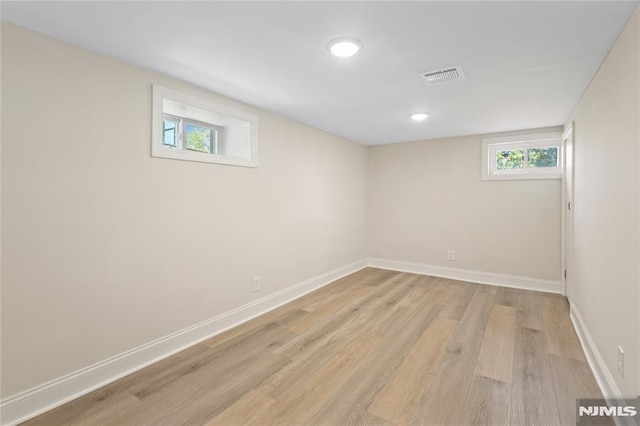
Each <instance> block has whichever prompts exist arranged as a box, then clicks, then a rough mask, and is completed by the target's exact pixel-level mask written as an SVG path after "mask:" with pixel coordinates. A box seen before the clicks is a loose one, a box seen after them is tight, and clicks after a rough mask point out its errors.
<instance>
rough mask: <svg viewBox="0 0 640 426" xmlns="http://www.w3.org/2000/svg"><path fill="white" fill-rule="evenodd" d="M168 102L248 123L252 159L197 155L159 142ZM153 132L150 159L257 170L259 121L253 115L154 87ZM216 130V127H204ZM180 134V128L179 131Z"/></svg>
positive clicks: (207, 154)
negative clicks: (167, 100) (249, 126)
mask: <svg viewBox="0 0 640 426" xmlns="http://www.w3.org/2000/svg"><path fill="white" fill-rule="evenodd" d="M164 99H169V100H172V101H174V102H179V103H182V104H185V105H191V106H194V107H197V108H201V109H204V110H207V111H212V112H215V113H219V114H221V115H226V116H227V117H232V118H237V119H240V120H243V121H247V122H249V123H251V158H250V159H247V158H237V157H230V156H227V155H219V154H211V153H206V152H198V151H192V150H187V149H176V148H172V147H168V146H166V145H164V144H163V143H162V130H163V129H162V127H163V126H162V121H163V118H164V113H163V100H164ZM185 120H186V121H189V122H194V120H191V119H187V118H185ZM151 123H152V130H151V156H152V157H159V158H171V159H175V160H185V161H197V162H202V163H214V164H226V165H229V166H241V167H258V118H257V117H256V116H254V115H251V114H248V113H245V112H243V111H238V110H236V109H233V108H230V107H227V106H225V105H220V104H216V103H214V102H210V101H207V100H204V99H201V98H198V97H196V96H191V95H188V94H186V93H182V92H178V91H176V90H171V89H167V88H166V87H161V86H157V85H154V86H153V108H152V120H151ZM207 126H209V127H212V128H215V126H211V125H207ZM180 131H182V129H181V130H180Z"/></svg>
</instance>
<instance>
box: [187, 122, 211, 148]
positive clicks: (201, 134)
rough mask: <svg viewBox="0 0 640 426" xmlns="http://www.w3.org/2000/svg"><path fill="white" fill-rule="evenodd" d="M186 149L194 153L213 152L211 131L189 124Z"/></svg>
mask: <svg viewBox="0 0 640 426" xmlns="http://www.w3.org/2000/svg"><path fill="white" fill-rule="evenodd" d="M185 127H186V129H185V133H186V135H187V138H186V148H187V149H190V150H193V151H200V152H211V139H212V138H211V129H207V128H205V127H199V126H194V125H192V124H187V125H186V126H185Z"/></svg>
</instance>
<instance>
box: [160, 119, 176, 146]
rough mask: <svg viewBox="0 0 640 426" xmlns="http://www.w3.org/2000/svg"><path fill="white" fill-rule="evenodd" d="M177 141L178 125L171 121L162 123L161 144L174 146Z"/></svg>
mask: <svg viewBox="0 0 640 426" xmlns="http://www.w3.org/2000/svg"><path fill="white" fill-rule="evenodd" d="M177 140H178V123H175V122H173V121H163V122H162V143H163V144H164V145H169V146H173V147H175V146H176V141H177Z"/></svg>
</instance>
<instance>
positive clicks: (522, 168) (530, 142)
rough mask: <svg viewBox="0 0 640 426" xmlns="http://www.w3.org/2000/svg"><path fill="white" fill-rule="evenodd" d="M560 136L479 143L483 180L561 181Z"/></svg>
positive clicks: (529, 137) (513, 138)
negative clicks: (480, 145)
mask: <svg viewBox="0 0 640 426" xmlns="http://www.w3.org/2000/svg"><path fill="white" fill-rule="evenodd" d="M561 137H562V135H561V134H560V133H544V134H537V135H521V136H508V137H501V138H491V139H483V140H482V179H483V180H524V179H560V178H562V168H561V167H562V162H561V160H562V158H561V155H562V151H561Z"/></svg>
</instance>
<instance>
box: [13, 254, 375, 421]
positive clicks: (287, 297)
mask: <svg viewBox="0 0 640 426" xmlns="http://www.w3.org/2000/svg"><path fill="white" fill-rule="evenodd" d="M367 265H368V261H367V259H363V260H360V261H357V262H354V263H351V264H349V265H345V266H342V267H340V268H337V269H334V270H332V271H329V272H326V273H324V274H321V275H317V276H315V277H313V278H311V279H308V280H305V281H303V282H301V283H298V284H295V285H293V286H291V287H288V288H286V289H284V290H281V291H279V292H276V293H273V294H270V295H268V296H266V297H263V298H261V299H259V300H256V301H253V302H251V303H248V304H246V305H243V306H240V307H238V308H236V309H233V310H231V311H228V312H225V313H223V314H220V315H217V316H215V317H213V318H210V319H208V320H205V321H202V322H200V323H198V324H195V325H193V326H190V327H187V328H185V329H183V330H180V331H178V332H175V333H173V334H170V335H168V336H165V337H162V338H160V339H157V340H154V341H153V342H149V343H147V344H145V345H142V346H139V347H137V348H134V349H131V350H129V351H127V352H124V353H121V354H119V355H116V356H114V357H112V358H109V359H106V360H104V361H100V362H98V363H96V364H93V365H91V366H89V367H86V368H83V369H81V370H78V371H75V372H73V373H71V374H68V375H66V376H63V377H60V378H58V379H55V380H52V381H50V382H48V383H45V384H42V385H40V386H37V387H34V388H32V389H29V390H27V391H25V392H22V393H20V394H17V395H14V396H12V397H9V398H7V399H5V400H3V401H2V402H1V403H0V422H1V424H2V425H3V426H5V425H6V426H13V425H16V424H18V423H20V422H23V421H25V420H28V419H30V418H33V417H35V416H37V415H39V414H42V413H44V412H46V411H49V410H51V409H53V408H55V407H58V406H60V405H62V404H65V403H67V402H69V401H71V400H73V399H76V398H78V397H80V396H82V395H85V394H87V393H89V392H91V391H93V390H95V389H98V388H100V387H102V386H105V385H107V384H109V383H111V382H114V381H116V380H118V379H119V378H121V377H124V376H126V375H128V374H131V373H133V372H135V371H137V370H140V369H142V368H144V367H146V366H148V365H151V364H153V363H155V362H158V361H160V360H162V359H164V358H167V357H169V356H171V355H173V354H175V353H177V352H180V351H182V350H184V349H186V348H188V347H190V346H193V345H195V344H197V343H199V342H201V341H203V340H206V339H208V338H211V337H213V336H215V335H216V334H220V333H222V332H223V331H225V330H228V329H230V328H233V327H235V326H237V325H239V324H241V323H243V322H246V321H249V320H250V319H252V318H255V317H257V316H259V315H262V314H264V313H266V312H268V311H271V310H273V309H275V308H277V307H279V306H282V305H284V304H286V303H289V302H291V301H292V300H295V299H297V298H299V297H301V296H303V295H305V294H307V293H310V292H312V291H314V290H317V289H318V288H320V287H323V286H325V285H327V284H329V283H331V282H333V281H335V280H337V279H339V278H342V277H344V276H346V275H349V274H352V273H354V272H356V271H359V270H360V269H362V268H365V267H366V266H367Z"/></svg>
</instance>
